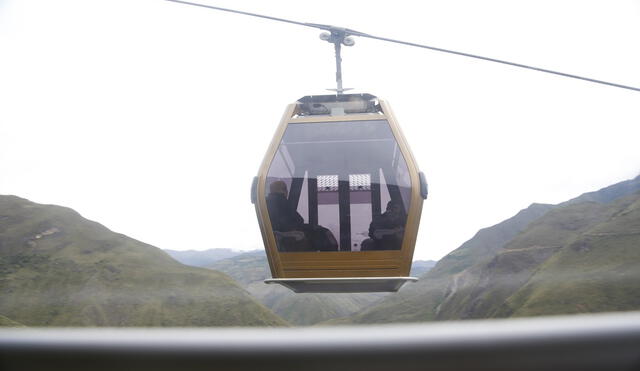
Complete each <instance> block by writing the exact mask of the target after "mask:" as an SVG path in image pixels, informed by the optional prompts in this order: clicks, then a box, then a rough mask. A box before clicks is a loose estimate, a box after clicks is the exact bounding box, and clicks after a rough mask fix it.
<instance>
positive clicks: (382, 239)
mask: <svg viewBox="0 0 640 371" xmlns="http://www.w3.org/2000/svg"><path fill="white" fill-rule="evenodd" d="M406 222H407V216H406V214H405V213H404V211H403V208H402V205H401V204H400V203H399V202H398V201H394V200H391V201H389V202H388V203H387V209H386V210H385V212H384V213H382V214H381V215H379V216H377V217H375V218H373V220H372V221H371V224H370V225H369V238H368V239H366V240H364V241H362V250H363V251H366V250H400V248H401V247H402V238H403V237H404V226H405V224H406Z"/></svg>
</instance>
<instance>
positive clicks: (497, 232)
mask: <svg viewBox="0 0 640 371" xmlns="http://www.w3.org/2000/svg"><path fill="white" fill-rule="evenodd" d="M424 227H425V228H428V226H424ZM173 253H175V252H173ZM200 253H202V254H196V253H194V252H187V254H186V255H181V256H178V255H180V254H177V255H176V256H177V257H178V258H179V259H182V260H184V259H192V260H191V261H189V263H190V264H195V265H206V268H199V267H191V266H186V265H183V264H181V263H179V262H177V261H176V260H174V259H172V258H171V257H170V256H169V255H168V254H167V253H165V252H163V251H162V250H160V249H158V248H156V247H153V246H150V245H147V244H144V243H142V242H139V241H136V240H133V239H131V238H129V237H127V236H124V235H121V234H117V233H114V232H112V231H110V230H108V229H107V228H105V227H104V226H102V225H100V224H98V223H95V222H92V221H89V220H86V219H84V218H82V217H81V216H80V215H79V214H78V213H76V212H75V211H73V210H71V209H68V208H64V207H60V206H53V205H39V204H36V203H33V202H30V201H27V200H24V199H21V198H19V197H15V196H0V326H22V325H25V326H282V325H288V324H294V325H310V324H365V323H387V322H417V321H433V320H449V319H467V318H494V317H512V316H533V315H547V314H564V313H582V312H600V311H620V310H640V177H637V178H635V179H633V180H629V181H626V182H621V183H618V184H615V185H612V186H610V187H607V188H604V189H601V190H599V191H596V192H589V193H585V194H583V195H581V196H579V197H577V198H574V199H572V200H569V201H567V202H564V203H561V204H558V205H544V204H532V205H531V206H529V207H528V208H526V209H524V210H521V211H520V212H518V213H517V214H516V215H514V216H513V217H511V218H509V219H507V220H505V221H503V222H501V223H498V224H496V225H494V226H492V227H489V228H485V229H482V230H480V231H478V233H477V234H476V235H475V236H474V237H473V238H471V239H470V240H469V241H467V242H465V243H464V244H463V245H462V246H460V247H459V248H458V249H456V250H454V251H452V252H451V253H450V254H448V255H447V256H445V257H444V258H443V259H441V260H440V261H439V262H438V263H437V264H436V265H435V267H433V268H431V266H432V265H433V262H418V264H416V265H415V267H414V269H416V271H419V270H420V269H425V270H428V271H426V273H424V274H423V275H422V276H421V278H420V281H419V282H418V283H415V284H410V285H406V286H405V287H403V289H401V290H400V292H398V293H395V294H366V293H365V294H294V293H292V292H291V291H289V290H287V289H285V288H282V287H280V286H277V285H266V284H264V283H263V282H262V280H264V279H265V278H267V277H269V276H270V273H269V271H268V266H267V263H266V258H265V255H264V252H263V251H260V250H258V251H253V252H248V253H238V252H234V251H230V250H228V249H220V250H219V251H218V249H212V250H210V251H205V252H200ZM198 256H199V257H198ZM203 256H204V258H202V257H203ZM193 259H195V260H193ZM207 259H208V260H207ZM205 260H206V261H207V263H203V262H204V261H205ZM212 260H213V262H211V261H212ZM429 269H430V270H429ZM414 274H416V273H415V271H414Z"/></svg>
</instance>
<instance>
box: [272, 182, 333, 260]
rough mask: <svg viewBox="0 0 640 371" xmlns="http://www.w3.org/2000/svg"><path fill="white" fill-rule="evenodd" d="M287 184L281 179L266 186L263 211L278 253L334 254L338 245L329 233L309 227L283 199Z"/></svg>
mask: <svg viewBox="0 0 640 371" xmlns="http://www.w3.org/2000/svg"><path fill="white" fill-rule="evenodd" d="M287 195H288V190H287V184H286V183H285V182H283V181H281V180H277V181H274V182H273V183H271V184H270V185H269V194H268V195H267V209H268V210H269V219H271V227H272V228H273V232H274V234H275V236H276V243H277V245H278V250H279V251H337V250H338V243H337V241H336V239H335V237H334V236H333V234H332V233H331V231H330V230H328V229H327V228H324V227H322V226H319V225H316V226H310V225H309V224H305V223H304V219H303V218H302V216H300V214H299V213H298V211H297V210H296V209H295V208H294V207H293V205H292V204H291V202H289V199H288V198H287Z"/></svg>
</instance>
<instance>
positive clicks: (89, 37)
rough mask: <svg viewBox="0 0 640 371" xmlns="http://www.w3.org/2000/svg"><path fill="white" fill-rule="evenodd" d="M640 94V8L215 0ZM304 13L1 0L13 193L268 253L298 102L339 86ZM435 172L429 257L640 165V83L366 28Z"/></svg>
mask: <svg viewBox="0 0 640 371" xmlns="http://www.w3.org/2000/svg"><path fill="white" fill-rule="evenodd" d="M202 3H206V4H211V5H218V6H222V7H232V8H237V9H240V10H246V11H251V12H256V13H263V14H268V15H272V16H276V17H283V18H291V19H295V20H298V21H302V22H313V23H324V24H333V25H336V26H342V27H348V28H352V29H355V30H358V31H362V32H366V33H370V34H374V35H379V36H384V37H390V38H396V39H403V40H407V41H414V42H418V43H424V44H429V45H433V46H437V47H442V48H448V49H454V50H460V51H463V52H468V53H475V54H480V55H485V56H489V57H494V58H501V59H506V60H511V61H514V62H519V63H524V64H531V65H535V66H539V67H543V68H548V69H556V70H560V71H563V72H568V73H573V74H578V75H585V76H589V77H592V78H596V79H602V80H608V81H613V82H617V83H621V84H626V85H632V86H636V87H638V86H640V69H639V68H638V66H640V49H639V48H638V35H640V1H638V0H635V1H632V0H626V1H623V0H620V1H482V2H480V1H451V0H447V1H421V2H417V1H414V2H409V1H405V2H403V1H394V2H391V1H371V0H369V1H349V2H346V1H333V0H325V1H318V2H303V1H268V2H267V1H227V0H219V1H217V0H216V1H214V0H210V1H206V0H203V1H202ZM319 33H320V32H319V31H316V30H313V29H307V28H303V27H299V26H295V25H289V24H283V23H276V22H271V21H266V20H260V19H255V18H249V17H244V16H238V15H232V14H227V13H222V12H216V11H212V10H207V9H202V8H196V7H189V6H186V5H181V4H175V3H170V2H167V1H162V0H136V1H132V0H108V1H106V0H105V1H98V0H94V1H88V0H57V1H45V0H41V1H35V0H34V1H32V0H0V194H13V195H18V196H20V197H24V198H27V199H30V200H32V201H35V202H39V203H48V204H58V205H64V206H68V207H71V208H73V209H75V210H77V211H78V212H80V213H81V214H82V215H83V216H85V217H87V218H89V219H92V220H95V221H98V222H100V223H102V224H104V225H106V226H107V227H109V228H110V229H112V230H114V231H116V232H120V233H124V234H126V235H129V236H131V237H133V238H136V239H139V240H142V241H144V242H147V243H150V244H153V245H155V246H158V247H160V248H165V249H179V250H186V249H208V248H214V247H228V248H234V249H255V248H261V246H262V242H261V238H260V232H259V228H258V224H257V222H256V219H255V212H254V210H253V206H252V205H251V203H250V200H249V188H250V185H251V179H252V177H253V176H254V175H256V173H257V170H258V167H259V165H260V162H261V160H262V157H263V155H264V153H265V151H266V149H267V145H268V143H269V141H270V139H271V136H272V135H273V132H274V131H275V128H276V125H277V124H278V122H279V120H280V117H281V115H282V112H283V111H284V109H285V107H286V105H287V104H289V103H291V102H294V101H295V100H297V99H298V98H300V97H302V96H305V95H309V94H324V93H325V90H324V89H326V88H333V87H334V73H335V71H334V60H333V49H332V45H330V44H328V43H326V42H323V41H321V40H320V39H319V38H318V34H319ZM343 58H344V63H343V73H344V85H345V87H351V88H355V90H354V92H367V93H372V94H374V95H377V96H379V97H382V98H384V99H386V100H388V101H389V102H390V104H391V105H392V107H393V108H394V111H395V113H396V116H397V118H398V120H399V122H400V125H401V126H402V129H403V131H404V132H405V135H406V136H407V138H408V140H409V144H410V146H411V148H412V150H413V152H414V155H415V157H416V160H417V162H418V165H419V166H420V168H421V170H422V171H423V172H424V173H425V174H426V175H427V179H428V181H429V184H430V191H431V193H430V198H429V200H427V202H426V203H425V204H424V210H423V218H422V224H421V227H420V233H419V236H418V244H417V246H416V254H415V258H418V259H439V258H440V257H442V256H444V255H445V254H447V253H448V252H449V251H451V250H453V249H455V248H456V247H458V246H459V245H460V244H461V243H463V242H464V241H466V240H468V239H469V238H471V237H472V236H473V235H474V234H475V232H476V231H477V230H478V229H480V228H484V227H488V226H491V225H493V224H496V223H498V222H500V221H502V220H504V219H506V218H508V217H511V216H512V215H514V214H515V213H516V212H518V211H519V210H520V209H523V208H526V207H527V206H528V205H530V204H531V203H533V202H541V203H558V202H562V201H565V200H567V199H569V198H572V197H575V196H578V195H579V194H581V193H583V192H587V191H592V190H596V189H599V188H601V187H604V186H607V185H609V184H612V183H615V182H618V181H622V180H625V179H629V178H632V177H634V176H636V175H638V174H639V173H640V150H639V146H638V143H640V140H639V138H640V93H639V92H634V91H629V90H621V89H616V88H612V87H607V86H599V85H595V84H592V83H588V82H584V81H578V80H571V79H567V78H562V77H557V76H552V75H547V74H542V73H537V72H533V71H528V70H521V69H517V68H513V67H506V66H503V65H498V64H493V63H489V62H483V61H477V60H471V59H467V58H463V57H459V56H453V55H446V54H439V53H436V52H432V51H427V50H422V49H417V48H410V47H406V46H400V45H394V44H388V43H384V42H380V41H374V40H369V39H361V38H358V39H356V45H355V46H354V47H351V48H344V51H343Z"/></svg>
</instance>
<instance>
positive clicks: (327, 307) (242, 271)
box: [209, 251, 386, 325]
mask: <svg viewBox="0 0 640 371" xmlns="http://www.w3.org/2000/svg"><path fill="white" fill-rule="evenodd" d="M209 268H211V269H215V270H219V271H221V272H224V273H227V274H228V275H230V276H231V277H233V278H234V279H235V280H236V281H238V282H240V283H241V284H243V285H244V286H245V288H246V289H247V291H249V292H250V293H251V295H253V296H254V297H255V298H257V299H258V300H259V301H260V302H262V303H263V304H264V305H266V306H267V307H269V308H270V309H271V310H272V311H273V312H274V313H276V314H277V315H279V316H280V317H282V318H284V319H285V320H286V321H288V322H289V323H291V324H294V325H312V324H315V323H319V322H322V321H326V320H329V319H333V318H339V317H344V316H348V315H350V314H352V313H355V312H357V311H359V310H362V309H363V308H366V307H368V306H371V305H372V304H373V303H375V302H377V301H379V300H380V299H381V298H382V297H384V296H385V295H386V294H385V293H358V294H296V293H294V292H292V291H291V290H289V289H287V288H284V287H282V286H280V285H275V284H271V285H267V284H265V283H264V282H263V281H264V279H266V278H270V277H271V272H270V271H269V265H268V263H267V257H266V255H265V253H264V251H254V252H249V253H245V254H242V255H238V256H236V257H233V258H230V259H224V260H220V261H218V262H215V263H213V264H211V265H210V266H209Z"/></svg>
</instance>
